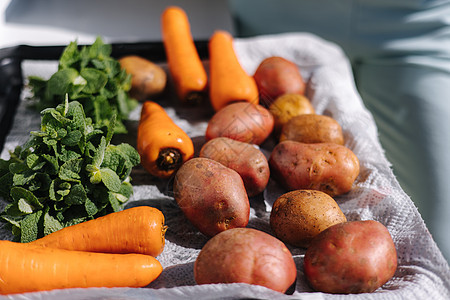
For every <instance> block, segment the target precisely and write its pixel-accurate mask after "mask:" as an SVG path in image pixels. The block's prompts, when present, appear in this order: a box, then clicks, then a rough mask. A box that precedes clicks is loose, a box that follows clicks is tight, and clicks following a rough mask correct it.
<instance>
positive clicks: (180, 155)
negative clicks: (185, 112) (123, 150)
mask: <svg viewBox="0 0 450 300" xmlns="http://www.w3.org/2000/svg"><path fill="white" fill-rule="evenodd" d="M136 148H137V150H138V152H139V154H140V156H141V164H142V165H143V167H144V168H145V169H146V170H147V171H148V172H149V173H150V174H152V175H154V176H156V177H159V178H163V179H164V178H169V177H170V176H172V174H173V173H174V172H175V171H176V170H178V168H179V167H180V166H181V165H182V164H183V163H184V162H185V161H187V160H188V159H190V158H192V157H193V156H194V145H193V143H192V140H191V138H190V137H189V136H188V135H187V134H186V133H185V132H184V131H183V130H182V129H181V128H180V127H179V126H178V125H176V124H175V122H174V121H173V120H172V119H171V118H170V117H169V115H167V113H166V111H165V110H164V108H162V107H161V106H160V105H159V104H157V103H155V102H152V101H146V102H144V103H143V105H142V111H141V118H140V120H139V125H138V133H137V147H136Z"/></svg>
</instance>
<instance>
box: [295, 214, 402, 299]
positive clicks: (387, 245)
mask: <svg viewBox="0 0 450 300" xmlns="http://www.w3.org/2000/svg"><path fill="white" fill-rule="evenodd" d="M396 269H397V251H396V249H395V245H394V242H393V241H392V238H391V235H390V234H389V231H388V230H387V228H386V227H385V226H384V225H383V224H381V223H380V222H377V221H374V220H367V221H352V222H345V223H340V224H336V225H333V226H331V227H329V228H328V229H326V230H324V231H322V232H321V233H320V234H318V235H317V236H316V237H315V238H314V239H313V240H312V242H311V245H310V246H309V248H308V249H307V250H306V253H305V258H304V271H305V276H306V279H307V281H308V282H309V284H310V285H311V287H312V288H313V289H315V290H317V291H321V292H325V293H339V294H348V293H371V292H373V291H375V290H376V289H377V288H379V287H381V286H382V285H383V284H385V283H386V282H387V281H388V280H389V279H391V278H392V277H393V276H394V273H395V270H396Z"/></svg>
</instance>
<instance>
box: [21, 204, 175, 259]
mask: <svg viewBox="0 0 450 300" xmlns="http://www.w3.org/2000/svg"><path fill="white" fill-rule="evenodd" d="M166 230H167V227H166V226H165V225H164V215H163V213H162V212H161V211H160V210H159V209H157V208H154V207H150V206H138V207H133V208H129V209H125V210H123V211H119V212H115V213H111V214H108V215H106V216H103V217H99V218H97V219H94V220H90V221H86V222H83V223H79V224H76V225H72V226H69V227H65V228H63V229H61V230H58V231H55V232H53V233H51V234H49V235H46V236H44V237H42V238H40V239H37V240H35V241H33V242H30V243H28V244H33V245H35V246H43V247H51V248H60V249H66V250H78V251H90V252H105V253H139V254H147V255H151V256H158V255H159V254H161V252H162V251H163V249H164V245H165V237H164V235H165V232H166Z"/></svg>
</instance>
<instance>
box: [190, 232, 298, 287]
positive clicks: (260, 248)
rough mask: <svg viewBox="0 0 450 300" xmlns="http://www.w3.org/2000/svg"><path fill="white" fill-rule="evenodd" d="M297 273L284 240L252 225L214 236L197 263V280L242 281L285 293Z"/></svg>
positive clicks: (207, 282)
mask: <svg viewBox="0 0 450 300" xmlns="http://www.w3.org/2000/svg"><path fill="white" fill-rule="evenodd" d="M296 277H297V269H296V266H295V262H294V259H293V258H292V254H291V252H290V251H289V249H288V248H287V247H286V246H285V245H284V243H283V242H281V241H280V240H278V239H277V238H275V237H273V236H272V235H270V234H268V233H265V232H263V231H259V230H256V229H252V228H234V229H230V230H227V231H224V232H221V233H219V234H217V235H216V236H214V237H212V238H211V239H210V240H209V241H208V242H207V243H206V244H205V246H203V248H202V250H201V251H200V253H199V255H198V257H197V259H196V261H195V263H194V278H195V281H196V282H197V284H210V283H236V282H240V283H249V284H255V285H261V286H265V287H267V288H269V289H272V290H275V291H278V292H280V293H284V292H286V291H287V289H288V288H289V287H290V286H291V285H293V283H294V282H295V280H296Z"/></svg>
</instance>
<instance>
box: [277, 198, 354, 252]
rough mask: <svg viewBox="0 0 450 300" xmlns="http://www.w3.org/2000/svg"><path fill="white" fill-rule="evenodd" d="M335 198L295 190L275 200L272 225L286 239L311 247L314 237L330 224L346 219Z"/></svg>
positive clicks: (280, 237) (290, 242)
mask: <svg viewBox="0 0 450 300" xmlns="http://www.w3.org/2000/svg"><path fill="white" fill-rule="evenodd" d="M346 221H347V218H346V217H345V215H344V213H343V212H342V210H341V209H340V208H339V205H338V204H337V203H336V201H335V200H334V199H333V198H332V197H331V196H329V195H328V194H325V193H324V192H321V191H315V190H296V191H291V192H287V193H285V194H283V195H281V196H280V197H278V198H277V200H275V202H274V203H273V206H272V211H271V213H270V227H271V228H272V231H273V232H274V233H275V236H276V237H277V238H279V239H280V240H282V241H283V242H285V243H287V244H290V245H293V246H296V247H303V248H308V246H309V243H310V242H311V240H312V239H313V238H314V237H315V236H316V235H318V234H319V233H320V232H322V231H323V230H325V229H327V228H328V227H330V226H332V225H334V224H338V223H342V222H346Z"/></svg>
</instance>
